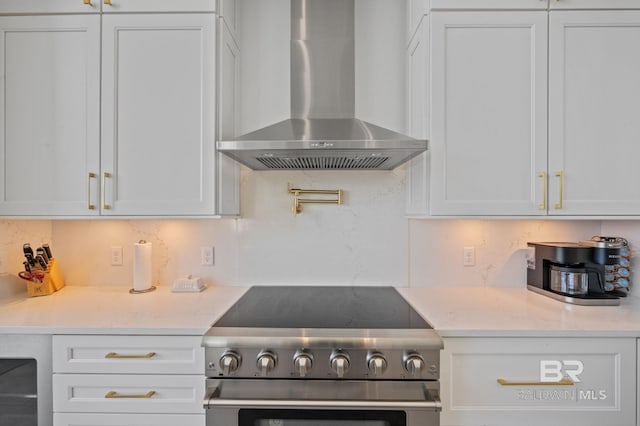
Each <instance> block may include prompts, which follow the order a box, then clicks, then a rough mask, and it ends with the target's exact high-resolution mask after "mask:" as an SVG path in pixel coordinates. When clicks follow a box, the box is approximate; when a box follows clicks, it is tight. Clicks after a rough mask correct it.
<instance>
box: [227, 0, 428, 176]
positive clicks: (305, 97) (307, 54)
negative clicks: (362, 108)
mask: <svg viewBox="0 0 640 426" xmlns="http://www.w3.org/2000/svg"><path fill="white" fill-rule="evenodd" d="M354 22H355V0H316V1H311V0H291V47H290V49H291V64H290V66H291V82H290V84H291V118H290V119H286V120H283V121H280V122H278V123H275V124H272V125H270V126H267V127H263V128H262V129H259V130H256V131H254V132H251V133H247V134H245V135H242V136H239V137H237V138H235V139H232V140H223V141H219V142H218V143H217V148H218V151H220V152H223V153H224V154H226V155H227V156H229V157H231V158H233V159H235V160H237V161H239V162H240V163H242V164H244V165H246V166H247V167H249V168H251V169H254V170H391V169H394V168H395V167H397V166H398V165H400V164H402V163H404V162H406V161H408V160H409V159H411V158H413V157H414V156H416V155H418V154H420V153H422V152H424V151H426V149H427V141H426V140H418V139H414V138H411V137H409V136H406V135H403V134H400V133H397V132H394V131H392V130H388V129H385V128H383V127H379V126H376V125H374V124H371V123H368V122H366V121H362V120H359V119H357V118H355V42H354V41H355V36H354Z"/></svg>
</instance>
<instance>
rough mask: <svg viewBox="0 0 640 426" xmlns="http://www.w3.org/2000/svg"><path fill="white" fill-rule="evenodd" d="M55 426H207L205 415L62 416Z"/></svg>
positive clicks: (55, 416)
mask: <svg viewBox="0 0 640 426" xmlns="http://www.w3.org/2000/svg"><path fill="white" fill-rule="evenodd" d="M53 426H205V416H204V414H75V413H74V414H60V413H56V414H54V415H53Z"/></svg>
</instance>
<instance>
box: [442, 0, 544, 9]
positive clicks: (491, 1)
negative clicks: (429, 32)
mask: <svg viewBox="0 0 640 426" xmlns="http://www.w3.org/2000/svg"><path fill="white" fill-rule="evenodd" d="M547 7H548V2H547V0H431V10H455V9H466V10H522V9H526V10H540V9H542V10H546V9H547Z"/></svg>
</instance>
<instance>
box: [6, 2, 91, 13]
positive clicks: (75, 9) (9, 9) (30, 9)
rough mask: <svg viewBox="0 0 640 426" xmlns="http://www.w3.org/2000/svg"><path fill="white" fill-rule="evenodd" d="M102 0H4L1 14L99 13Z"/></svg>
mask: <svg viewBox="0 0 640 426" xmlns="http://www.w3.org/2000/svg"><path fill="white" fill-rule="evenodd" d="M100 5H101V0H91V1H90V2H89V4H87V3H85V1H84V0H2V1H1V2H0V14H28V13H99V12H100Z"/></svg>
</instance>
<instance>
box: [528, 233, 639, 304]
mask: <svg viewBox="0 0 640 426" xmlns="http://www.w3.org/2000/svg"><path fill="white" fill-rule="evenodd" d="M527 245H528V246H529V247H533V248H534V249H535V259H534V261H533V262H529V264H528V265H527V288H528V289H529V290H531V291H534V292H536V293H540V294H543V295H545V296H549V297H551V298H553V299H556V300H560V301H563V302H567V303H573V304H577V305H619V304H620V298H621V297H625V296H626V289H625V288H622V287H620V286H614V285H613V284H612V282H611V276H612V272H613V271H619V270H621V269H622V270H624V268H620V264H621V262H622V261H623V260H624V259H628V257H627V256H624V254H625V253H627V254H628V243H627V242H626V240H624V239H622V238H617V237H593V238H592V239H591V240H586V241H580V242H578V243H573V242H557V243H556V242H545V243H527ZM626 271H627V277H628V268H627V269H626ZM621 282H622V281H621ZM627 285H628V281H627Z"/></svg>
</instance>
